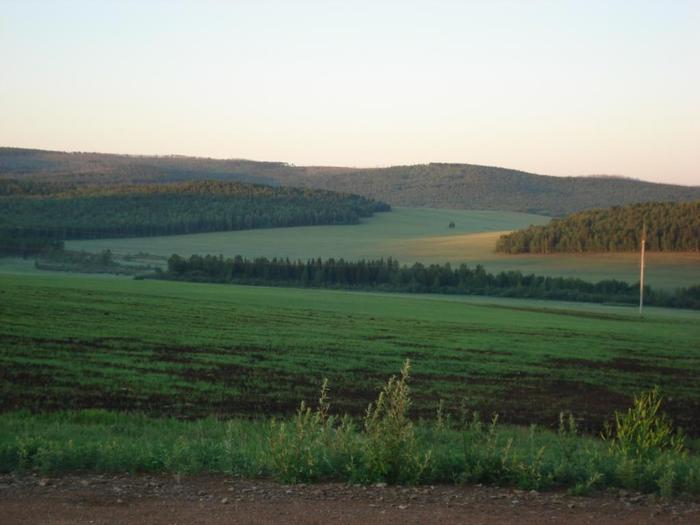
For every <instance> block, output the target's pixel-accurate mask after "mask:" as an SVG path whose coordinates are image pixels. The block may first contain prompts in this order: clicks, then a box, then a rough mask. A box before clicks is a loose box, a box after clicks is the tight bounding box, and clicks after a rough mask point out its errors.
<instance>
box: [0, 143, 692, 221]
mask: <svg viewBox="0 0 700 525" xmlns="http://www.w3.org/2000/svg"><path fill="white" fill-rule="evenodd" d="M0 178H13V179H19V180H22V181H25V182H29V181H43V182H47V181H50V182H51V183H53V184H56V185H114V184H144V183H155V182H173V181H184V180H224V181H242V182H257V183H262V184H271V185H282V186H302V187H309V188H320V189H326V190H331V191H340V192H347V193H354V194H358V195H363V196H366V197H370V198H373V199H377V200H381V201H384V202H387V203H389V204H392V205H396V206H424V207H433V208H453V209H482V210H509V211H522V212H530V213H538V214H544V215H551V216H563V215H566V214H567V213H572V212H576V211H581V210H585V209H591V208H600V207H609V206H616V205H624V204H632V203H636V202H650V201H669V202H680V201H689V200H698V199H700V187H698V186H693V187H687V186H676V185H671V184H655V183H650V182H643V181H638V180H632V179H622V178H611V177H551V176H545V175H535V174H532V173H526V172H523V171H517V170H511V169H504V168H497V167H489V166H476V165H471V164H426V165H416V166H394V167H390V168H376V169H354V168H333V167H303V166H294V165H291V164H286V163H283V162H254V161H246V160H216V159H207V158H194V157H176V156H171V157H145V156H129V155H109V154H100V153H64V152H54V151H42V150H29V149H19V148H0Z"/></svg>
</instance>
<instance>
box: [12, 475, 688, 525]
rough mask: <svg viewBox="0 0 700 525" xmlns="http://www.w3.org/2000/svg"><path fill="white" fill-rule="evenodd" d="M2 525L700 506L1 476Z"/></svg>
mask: <svg viewBox="0 0 700 525" xmlns="http://www.w3.org/2000/svg"><path fill="white" fill-rule="evenodd" d="M0 523H2V524H3V525H14V524H34V523H36V524H42V525H50V524H76V523H80V524H82V523H85V524H139V525H141V524H156V525H160V524H169V525H170V524H172V525H174V524H187V525H191V524H223V523H227V524H229V523H230V524H270V523H283V524H288V523H289V524H297V523H299V524H309V525H312V524H325V523H342V524H363V525H364V524H372V523H378V524H391V525H399V524H404V523H406V524H412V523H415V524H431V523H435V524H438V523H439V524H450V523H465V524H500V523H518V524H526V525H530V524H532V525H534V524H542V523H567V524H583V523H590V524H596V525H603V524H606V523H621V524H630V525H631V524H635V525H636V524H640V523H654V524H663V523H694V524H698V523H700V502H698V501H672V502H664V501H662V500H659V499H657V498H655V497H653V496H643V495H640V494H635V493H628V492H625V491H622V492H618V491H615V492H614V493H612V492H611V493H606V494H601V495H597V496H595V497H590V498H579V497H571V496H566V495H564V494H562V493H557V492H548V493H538V492H534V491H533V492H528V491H519V490H514V489H498V488H492V487H481V486H467V487H457V486H434V487H427V486H421V487H410V488H406V487H385V486H381V485H380V486H371V487H358V486H352V487H351V486H347V485H344V484H338V483H330V484H329V483H326V484H313V485H282V484H279V483H272V482H268V481H251V480H240V479H232V478H228V477H225V476H198V477H187V478H181V479H177V478H176V477H173V476H145V475H144V476H138V475H136V476H134V475H124V476H99V475H83V476H75V475H71V476H64V477H59V478H42V477H39V476H10V475H5V476H0Z"/></svg>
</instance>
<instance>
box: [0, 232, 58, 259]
mask: <svg viewBox="0 0 700 525" xmlns="http://www.w3.org/2000/svg"><path fill="white" fill-rule="evenodd" d="M61 249H63V241H57V240H53V239H47V238H45V237H37V236H29V235H27V236H13V235H10V233H9V232H8V231H6V230H3V229H2V228H0V257H5V256H10V255H17V256H20V257H25V258H26V257H32V256H34V255H40V254H43V253H47V252H51V251H53V250H61Z"/></svg>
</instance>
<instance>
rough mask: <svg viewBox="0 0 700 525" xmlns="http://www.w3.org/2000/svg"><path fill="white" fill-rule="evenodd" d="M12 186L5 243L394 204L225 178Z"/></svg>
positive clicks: (5, 201) (348, 212) (273, 220)
mask: <svg viewBox="0 0 700 525" xmlns="http://www.w3.org/2000/svg"><path fill="white" fill-rule="evenodd" d="M1 187H2V186H0V188H1ZM9 187H10V185H5V189H6V190H7V191H6V192H5V194H4V196H0V241H2V238H3V237H5V238H6V239H8V238H9V239H30V238H41V239H85V238H99V237H128V236H149V235H171V234H181V233H200V232H211V231H225V230H242V229H252V228H272V227H282V226H305V225H315V224H356V223H358V222H359V220H360V217H368V216H370V215H372V213H374V212H378V211H388V210H389V209H390V208H389V206H388V205H386V204H384V203H381V202H376V201H373V200H369V199H366V198H364V197H359V196H357V195H349V194H340V193H334V192H328V191H321V190H310V189H298V188H277V187H275V188H273V187H270V186H263V185H253V184H243V183H238V182H221V181H201V182H184V183H174V184H144V185H130V186H117V187H102V186H96V187H93V186H78V187H71V188H60V189H58V190H57V189H56V188H55V187H53V186H41V185H40V184H34V185H33V186H32V187H31V188H29V189H27V187H26V185H24V186H23V185H22V184H21V183H20V184H16V185H14V186H12V187H16V188H20V190H21V191H18V192H15V193H11V194H9V195H8V194H7V193H8V192H9V191H10V190H8V188H9ZM25 190H27V191H25ZM0 195H2V194H0Z"/></svg>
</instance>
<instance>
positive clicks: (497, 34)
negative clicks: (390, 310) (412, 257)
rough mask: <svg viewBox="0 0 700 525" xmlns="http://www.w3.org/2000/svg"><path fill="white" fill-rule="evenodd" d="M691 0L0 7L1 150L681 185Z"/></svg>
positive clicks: (15, 0)
mask: <svg viewBox="0 0 700 525" xmlns="http://www.w3.org/2000/svg"><path fill="white" fill-rule="evenodd" d="M699 27H700V0H695V1H683V0H674V1H673V2H662V1H643V0H635V1H631V0H630V1H615V0H607V1H600V2H599V1H595V0H587V1H565V0H560V1H536V0H531V1H526V0H518V1H503V0H488V1H487V0H484V1H482V2H477V1H466V0H465V1H459V2H457V1H440V0H433V1H411V0H402V1H381V0H374V1H364V0H352V1H348V0H345V1H332V0H327V1H303V0H296V1H266V0H256V1H228V2H224V1H221V2H214V1H202V0H200V1H190V2H185V1H179V2H178V1H174V0H171V1H163V2H161V1H146V0H142V1H129V0H121V1H114V2H111V1H107V0H101V1H94V0H93V1H84V2H79V1H52V0H43V1H34V0H0V145H2V146H15V147H33V148H42V149H57V150H67V151H100V152H113V153H132V154H180V155H196V156H206V157H216V158H246V159H254V160H275V161H286V162H290V163H294V164H297V165H336V166H337V165H342V166H358V167H364V166H388V165H396V164H418V163H427V162H464V163H471V164H485V165H494V166H503V167H509V168H515V169H522V170H526V171H531V172H534V173H542V174H549V175H588V174H608V175H621V176H628V177H634V178H639V179H644V180H652V181H659V182H672V183H679V184H692V185H700V30H698V28H699Z"/></svg>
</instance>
